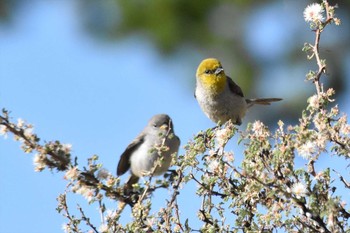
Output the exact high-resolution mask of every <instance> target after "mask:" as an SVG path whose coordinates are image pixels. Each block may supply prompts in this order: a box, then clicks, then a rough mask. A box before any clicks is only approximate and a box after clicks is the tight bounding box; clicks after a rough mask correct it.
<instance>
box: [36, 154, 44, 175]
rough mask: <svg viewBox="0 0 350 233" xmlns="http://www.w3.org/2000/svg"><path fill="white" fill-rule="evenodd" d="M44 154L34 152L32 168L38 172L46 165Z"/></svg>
mask: <svg viewBox="0 0 350 233" xmlns="http://www.w3.org/2000/svg"><path fill="white" fill-rule="evenodd" d="M45 159H46V156H45V155H44V154H36V155H34V158H33V164H34V166H35V168H34V170H35V171H36V172H40V171H42V170H44V168H45V167H46V163H45Z"/></svg>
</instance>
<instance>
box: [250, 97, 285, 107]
mask: <svg viewBox="0 0 350 233" xmlns="http://www.w3.org/2000/svg"><path fill="white" fill-rule="evenodd" d="M281 100H282V99H281V98H261V99H246V100H245V101H246V102H247V104H248V108H249V107H251V106H253V105H254V104H260V105H270V104H271V102H277V101H281Z"/></svg>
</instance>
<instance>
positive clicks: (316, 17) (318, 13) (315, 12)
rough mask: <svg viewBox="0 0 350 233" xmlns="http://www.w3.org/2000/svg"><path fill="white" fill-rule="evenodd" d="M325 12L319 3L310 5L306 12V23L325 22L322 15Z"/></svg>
mask: <svg viewBox="0 0 350 233" xmlns="http://www.w3.org/2000/svg"><path fill="white" fill-rule="evenodd" d="M323 12H324V9H323V6H322V5H321V4H318V3H312V4H310V5H308V6H307V7H306V8H305V10H304V19H305V21H306V22H314V23H317V22H321V21H323V20H324V17H323V15H322V13H323Z"/></svg>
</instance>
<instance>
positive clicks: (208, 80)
mask: <svg viewBox="0 0 350 233" xmlns="http://www.w3.org/2000/svg"><path fill="white" fill-rule="evenodd" d="M196 76H197V81H198V82H201V84H202V86H203V87H204V88H205V89H206V90H207V91H208V92H209V93H210V94H212V95H216V94H218V93H221V92H222V91H223V90H224V88H225V85H226V82H227V80H226V75H225V72H224V69H223V68H222V65H221V63H220V61H219V60H218V59H215V58H207V59H204V60H203V61H202V62H201V63H200V64H199V66H198V68H197V73H196Z"/></svg>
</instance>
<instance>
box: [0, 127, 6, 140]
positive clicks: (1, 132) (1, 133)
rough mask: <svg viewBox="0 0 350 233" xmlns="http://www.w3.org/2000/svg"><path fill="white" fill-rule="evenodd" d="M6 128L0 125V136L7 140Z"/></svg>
mask: <svg viewBox="0 0 350 233" xmlns="http://www.w3.org/2000/svg"><path fill="white" fill-rule="evenodd" d="M7 131H8V130H7V127H6V126H5V125H0V136H4V138H7Z"/></svg>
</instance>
